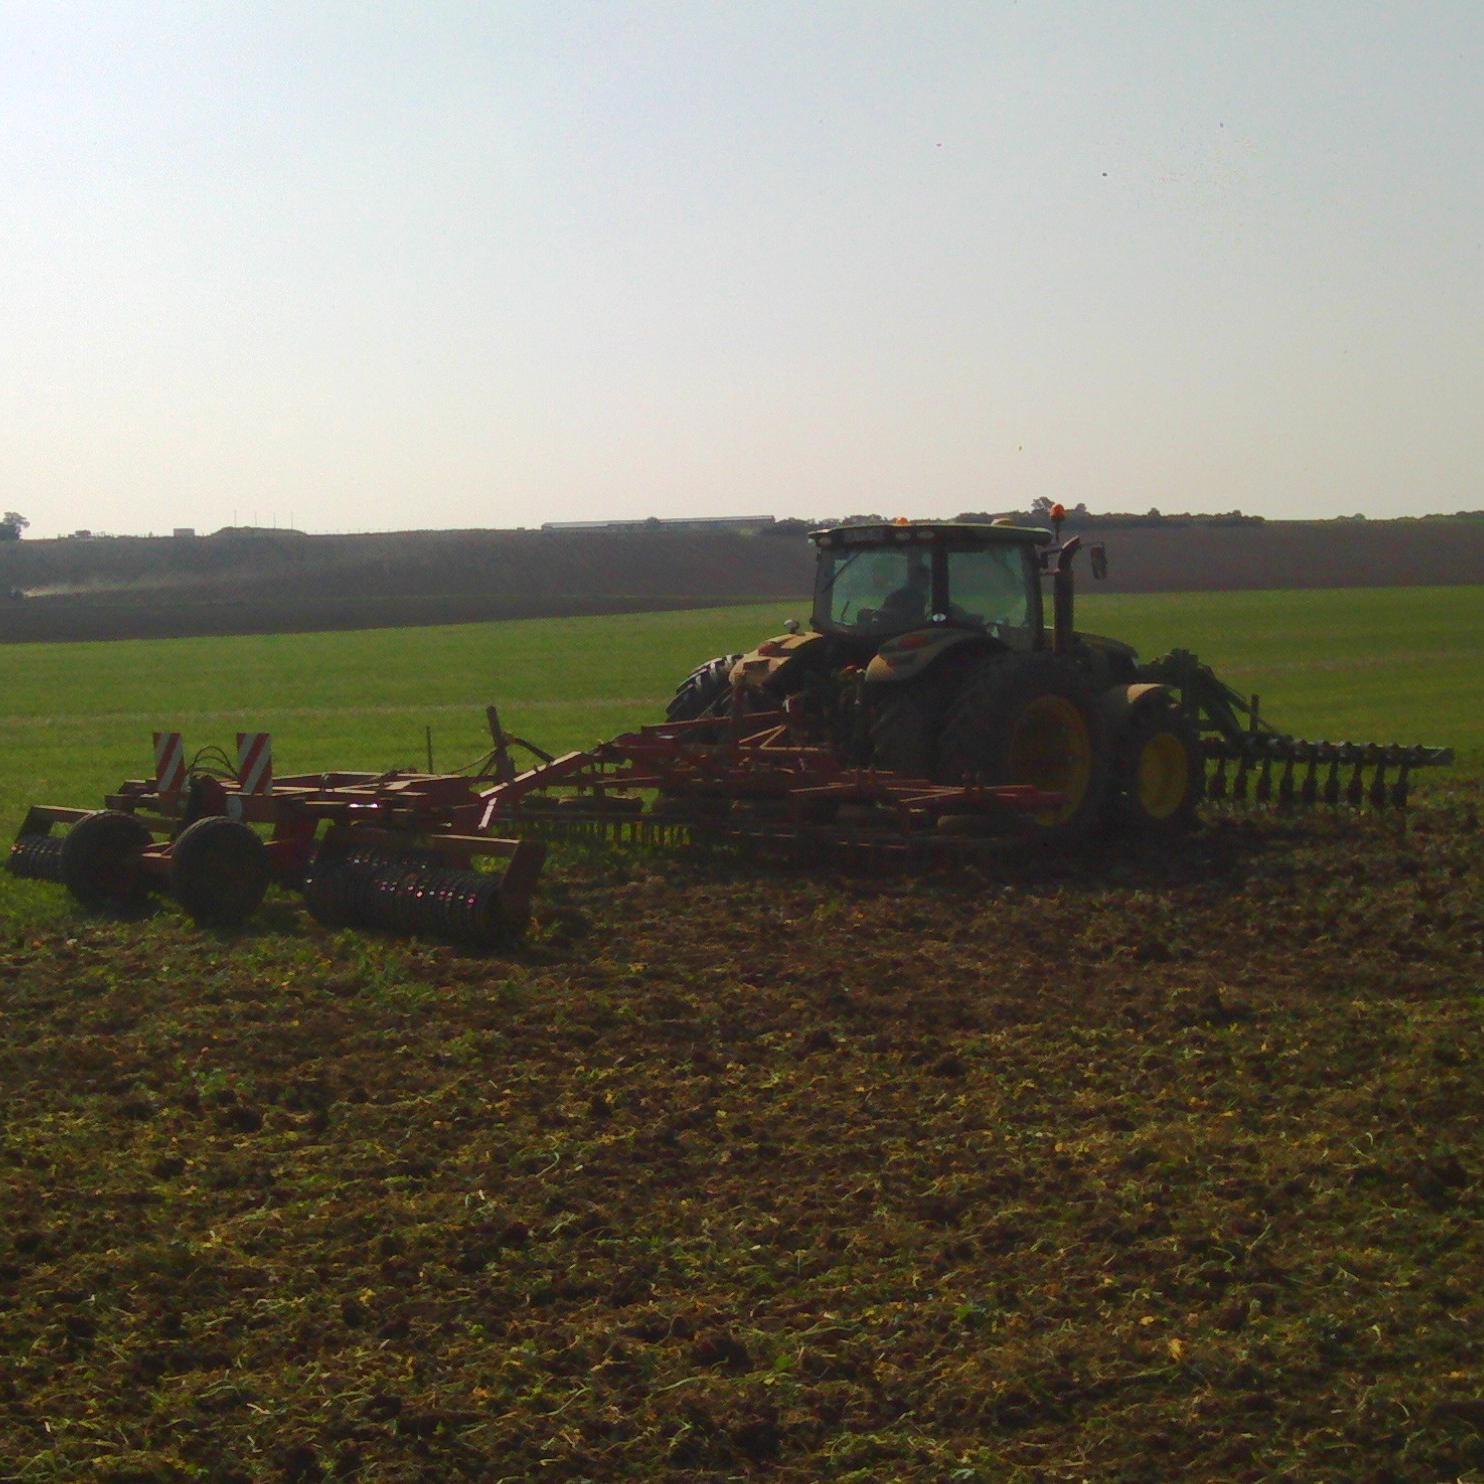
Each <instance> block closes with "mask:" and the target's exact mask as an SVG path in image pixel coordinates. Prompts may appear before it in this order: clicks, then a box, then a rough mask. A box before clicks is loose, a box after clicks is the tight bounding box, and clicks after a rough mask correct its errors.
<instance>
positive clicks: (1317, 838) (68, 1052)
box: [0, 782, 1484, 1484]
mask: <svg viewBox="0 0 1484 1484" xmlns="http://www.w3.org/2000/svg"><path fill="white" fill-rule="evenodd" d="M1481 805H1484V794H1481V791H1480V787H1479V785H1478V784H1477V783H1476V782H1462V783H1460V784H1458V785H1456V786H1455V787H1454V789H1453V790H1452V791H1451V792H1450V794H1449V796H1448V798H1447V799H1446V801H1444V802H1440V803H1437V804H1435V805H1430V806H1428V807H1424V808H1419V809H1417V810H1416V811H1414V813H1413V814H1412V816H1411V817H1410V820H1409V822H1408V824H1407V825H1406V826H1405V827H1404V828H1403V827H1399V826H1398V825H1397V824H1396V823H1395V822H1394V821H1382V820H1376V819H1371V818H1367V817H1363V816H1356V817H1346V818H1342V819H1331V818H1329V817H1326V816H1310V817H1306V818H1303V819H1283V818H1278V817H1276V816H1271V815H1269V816H1266V817H1260V818H1251V819H1249V818H1241V817H1237V816H1221V815H1217V816H1216V817H1215V818H1214V819H1213V820H1212V821H1211V823H1210V824H1209V825H1208V826H1207V827H1206V828H1205V829H1203V830H1202V831H1201V832H1199V833H1198V834H1197V835H1196V836H1194V837H1193V838H1192V839H1190V840H1189V841H1187V842H1184V843H1182V844H1180V845H1178V846H1176V847H1174V848H1166V849H1158V850H1148V851H1138V850H1133V851H1131V850H1130V848H1129V847H1128V846H1127V845H1123V846H1119V847H1114V846H1108V847H1105V848H1103V847H1100V848H1099V849H1096V850H1093V851H1092V852H1091V853H1089V854H1087V855H1084V856H1079V857H1076V858H1058V857H1055V856H1043V855H1034V854H1033V855H1030V856H1021V857H1019V858H1015V857H1005V858H996V859H992V860H990V861H988V862H987V863H985V864H984V865H983V866H982V867H979V868H976V869H973V870H971V871H968V872H956V873H954V874H953V875H951V876H947V875H936V876H931V877H924V878H919V879H906V878H893V877H890V876H880V875H874V876H857V875H849V874H843V873H841V872H840V871H838V870H830V871H825V872H823V873H821V874H811V873H808V872H806V871H804V870H802V869H800V868H798V867H793V868H785V867H781V866H771V867H770V866H766V865H761V864H758V863H755V862H746V861H741V860H737V859H734V858H732V857H730V856H727V855H716V856H706V855H697V854H686V855H679V854H660V853H655V852H648V851H643V850H635V851H631V852H628V853H616V852H610V851H608V850H606V849H603V848H597V847H581V846H578V845H569V846H566V847H562V848H561V849H559V850H558V855H557V863H556V868H555V870H554V871H553V873H552V875H551V878H550V883H549V886H548V889H547V891H546V893H545V897H544V899H543V903H542V906H541V908H540V916H539V918H538V921H537V923H536V927H535V931H534V934H533V937H532V939H531V941H530V942H529V944H528V945H527V946H526V947H525V948H524V949H522V950H521V951H519V952H518V953H516V954H514V955H513V956H511V957H509V958H505V959H491V960H486V959H479V958H473V957H469V956H465V955H462V954H460V953H458V952H456V951H453V950H449V949H445V948H440V947H433V946H427V945H419V944H416V943H405V942H387V941H384V940H378V939H365V938H361V937H358V936H356V935H354V934H349V933H334V932H330V931H327V930H325V929H322V928H320V927H318V926H317V925H315V924H314V923H313V922H311V921H310V920H309V919H308V918H307V917H305V916H304V915H303V913H302V912H301V911H300V910H299V908H298V907H297V906H295V905H291V903H290V901H289V900H288V899H283V900H282V901H281V902H278V903H277V905H274V906H272V907H271V909H270V911H269V914H268V918H267V920H266V921H265V923H264V924H263V926H262V928H261V930H258V931H256V932H255V933H254V934H251V935H248V936H245V937H243V938H238V939H225V938H214V937H211V936H209V935H202V934H201V933H199V932H196V931H193V930H190V929H188V928H187V927H186V925H185V923H184V920H183V919H181V918H179V917H178V916H176V915H175V914H173V913H172V912H168V911H165V912H162V913H160V914H159V915H158V916H157V917H156V918H155V919H153V920H149V921H145V922H137V923H112V924H110V923H103V922H97V921H89V920H86V919H77V920H75V921H73V922H72V923H70V924H65V925H62V926H59V927H55V928H54V927H50V926H47V927H43V928H41V929H38V930H34V931H28V932H11V933H9V934H7V935H5V937H4V938H3V939H0V1005H3V1015H0V1084H3V1086H4V1087H5V1089H6V1097H5V1104H4V1114H3V1123H0V1209H3V1213H4V1220H3V1224H0V1345H3V1350H0V1353H3V1355H4V1358H5V1363H4V1365H3V1367H0V1477H5V1478H11V1479H64V1478H65V1479H80V1478H88V1479H97V1480H105V1481H114V1484H124V1481H143V1480H151V1481H153V1480H174V1479H197V1478H199V1479H212V1480H218V1481H224V1484H225V1481H257V1480H319V1479H332V1478H333V1479H365V1480H373V1479H374V1480H377V1481H414V1480H417V1481H423V1480H429V1481H431V1480H443V1479H478V1480H495V1479H502V1478H503V1479H510V1480H524V1479H531V1478H542V1479H554V1480H577V1479H591V1480H610V1479H654V1478H675V1479H686V1480H718V1481H719V1480H723V1479H737V1478H774V1479H780V1480H796V1481H814V1480H820V1479H854V1480H862V1481H866V1480H870V1481H875V1480H884V1479H893V1480H897V1479H901V1480H918V1479H921V1480H984V1481H1001V1480H1012V1481H1016V1480H1024V1481H1030V1480H1061V1479H1068V1480H1070V1479H1097V1480H1127V1481H1145V1480H1149V1479H1151V1478H1156V1477H1158V1478H1169V1479H1186V1480H1224V1481H1241V1480H1254V1481H1256V1480H1272V1479H1285V1478H1288V1479H1303V1480H1306V1481H1316V1480H1329V1481H1337V1484H1338V1481H1363V1484H1391V1481H1412V1480H1416V1481H1424V1480H1440V1479H1474V1478H1478V1477H1479V1476H1480V1473H1481V1471H1484V1404H1481V1401H1480V1394H1481V1387H1480V1380H1481V1367H1480V1351H1481V1345H1484V1338H1481V1337H1484V1299H1481V1290H1480V1284H1479V1275H1480V1273H1481V1272H1484V1236H1481V1233H1484V1220H1481V1218H1484V1183H1481V1177H1484V1148H1481V1142H1480V1119H1481V1113H1484V1105H1481V1099H1480V1096H1479V1092H1480V1083H1479V1065H1478V1055H1479V1036H1478V1031H1479V1009H1480V986H1481V983H1484V909H1481V889H1480V888H1481V873H1484V835H1481V833H1480V828H1479V810H1480V807H1481Z"/></svg>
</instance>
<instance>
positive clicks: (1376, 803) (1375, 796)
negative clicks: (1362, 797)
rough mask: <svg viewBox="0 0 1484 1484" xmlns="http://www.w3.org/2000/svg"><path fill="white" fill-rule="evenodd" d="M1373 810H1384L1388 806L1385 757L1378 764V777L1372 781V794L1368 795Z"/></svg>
mask: <svg viewBox="0 0 1484 1484" xmlns="http://www.w3.org/2000/svg"><path fill="white" fill-rule="evenodd" d="M1368 797H1369V798H1370V801H1371V808H1372V809H1384V808H1385V807H1386V805H1387V802H1388V799H1387V792H1386V759H1385V757H1384V756H1383V757H1382V759H1381V761H1380V762H1378V763H1377V764H1376V776H1375V777H1374V778H1372V779H1371V787H1370V793H1369V795H1368Z"/></svg>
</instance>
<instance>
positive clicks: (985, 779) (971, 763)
mask: <svg viewBox="0 0 1484 1484" xmlns="http://www.w3.org/2000/svg"><path fill="white" fill-rule="evenodd" d="M1108 764H1109V747H1108V738H1107V729H1106V726H1105V724H1104V722H1103V718H1102V714H1101V712H1100V711H1099V709H1098V706H1097V702H1096V697H1095V696H1094V694H1093V690H1092V687H1091V685H1090V684H1089V683H1088V681H1087V679H1086V678H1085V677H1084V676H1083V674H1082V672H1081V671H1080V670H1078V669H1077V668H1076V667H1075V666H1074V665H1072V664H1070V663H1068V662H1067V661H1065V660H1062V659H1058V658H1056V657H1055V656H1053V655H1048V654H1032V655H995V656H994V657H992V658H990V659H986V660H984V661H983V662H982V663H981V664H979V665H977V666H975V668H974V669H972V670H971V671H969V673H968V674H967V675H966V676H965V677H964V681H963V684H962V685H961V686H960V687H959V691H958V695H957V696H956V697H955V698H954V701H953V704H952V706H951V707H950V708H949V711H948V717H947V720H946V722H945V723H944V727H943V739H942V746H941V748H940V751H939V767H938V772H939V776H940V777H941V778H943V779H944V780H945V781H947V782H951V783H984V784H1006V783H1011V784H1014V783H1018V784H1030V785H1032V786H1033V787H1035V788H1038V789H1042V790H1044V791H1045V792H1046V793H1054V794H1060V795H1061V796H1062V797H1061V802H1060V803H1058V804H1056V805H1054V806H1051V807H1049V808H1047V809H1045V810H1043V811H1041V812H1040V813H1037V814H1035V815H1033V816H1032V818H1033V819H1034V820H1035V822H1036V824H1037V825H1038V826H1039V827H1040V829H1041V831H1042V832H1043V834H1045V835H1046V836H1047V837H1048V838H1053V839H1075V838H1080V837H1081V836H1082V835H1084V834H1086V833H1087V832H1088V831H1089V830H1090V829H1091V828H1092V827H1093V825H1094V824H1095V823H1096V822H1097V819H1098V817H1099V815H1100V814H1101V812H1102V808H1103V801H1104V798H1105V796H1106V792H1107V786H1108Z"/></svg>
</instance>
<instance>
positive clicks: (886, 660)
mask: <svg viewBox="0 0 1484 1484" xmlns="http://www.w3.org/2000/svg"><path fill="white" fill-rule="evenodd" d="M965 644H979V645H985V637H984V635H983V634H980V633H976V632H974V631H973V630H972V629H913V630H912V632H911V633H909V634H899V635H898V636H897V637H896V638H895V639H888V640H887V641H886V643H884V644H883V645H882V646H881V648H880V649H878V650H877V651H876V653H875V655H874V656H873V657H872V659H871V663H870V664H869V665H867V666H866V684H867V685H894V684H897V683H899V682H901V681H903V680H915V679H916V678H917V677H918V676H919V675H921V674H922V673H923V671H925V670H926V669H927V668H928V667H929V666H930V665H932V664H934V663H935V662H936V661H937V660H938V659H940V658H941V657H942V656H943V655H945V654H947V653H948V651H949V650H950V649H959V648H961V647H962V646H963V645H965ZM986 647H987V646H986Z"/></svg>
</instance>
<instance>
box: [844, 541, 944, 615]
mask: <svg viewBox="0 0 1484 1484" xmlns="http://www.w3.org/2000/svg"><path fill="white" fill-rule="evenodd" d="M932 612H933V565H932V551H931V549H930V548H929V547H928V546H926V545H918V546H893V547H886V548H881V547H875V548H872V547H856V548H855V549H854V550H850V549H848V548H840V549H837V550H835V551H833V552H831V553H830V554H829V556H828V557H827V558H826V560H825V561H824V562H823V564H822V566H821V569H820V574H819V587H818V589H817V598H816V604H815V615H816V619H818V620H823V621H824V623H825V624H826V625H828V627H830V628H834V629H850V630H854V631H855V632H857V633H872V634H880V633H885V632H891V631H893V630H900V629H911V628H916V627H918V626H919V625H921V624H925V623H927V622H928V620H929V619H930V618H931V617H932Z"/></svg>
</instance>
